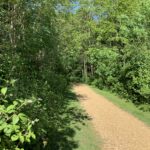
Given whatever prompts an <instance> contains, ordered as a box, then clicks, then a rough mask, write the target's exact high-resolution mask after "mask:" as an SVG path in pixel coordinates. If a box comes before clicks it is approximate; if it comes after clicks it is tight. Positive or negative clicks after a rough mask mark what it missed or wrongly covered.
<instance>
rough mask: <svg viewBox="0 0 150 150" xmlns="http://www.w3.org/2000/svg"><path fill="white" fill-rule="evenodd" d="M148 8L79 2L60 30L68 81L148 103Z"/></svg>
mask: <svg viewBox="0 0 150 150" xmlns="http://www.w3.org/2000/svg"><path fill="white" fill-rule="evenodd" d="M149 6H150V1H145V0H142V1H138V0H133V1H130V0H127V1H124V0H119V1H109V0H106V1H102V0H98V1H90V0H89V1H88V0H85V1H80V3H79V4H78V9H77V10H76V13H75V14H71V13H70V15H69V16H68V18H67V20H66V23H65V25H64V26H65V28H63V30H62V39H65V41H63V45H62V46H64V48H63V49H64V51H63V53H62V55H63V57H64V62H65V65H66V68H67V70H68V74H69V76H70V79H71V80H75V81H78V80H80V81H84V82H87V83H91V84H94V85H96V86H97V87H99V88H101V89H102V88H108V89H110V90H112V91H115V92H117V93H119V94H120V95H121V96H123V97H126V98H128V99H130V100H132V101H133V102H134V103H136V104H141V103H142V104H147V103H150V76H149V74H150V58H149V54H150V50H149V49H150V45H149V40H150V28H149V25H150V24H149V23H150V22H149V21H150V18H149V16H150V9H149V8H150V7H149ZM70 39H71V40H70ZM64 43H65V44H64ZM64 53H65V54H66V55H64Z"/></svg>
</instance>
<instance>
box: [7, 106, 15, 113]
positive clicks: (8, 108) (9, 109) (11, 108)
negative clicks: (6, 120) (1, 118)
mask: <svg viewBox="0 0 150 150" xmlns="http://www.w3.org/2000/svg"><path fill="white" fill-rule="evenodd" d="M14 108H15V106H14V105H10V106H8V107H7V109H6V111H7V112H9V111H11V110H13V109H14Z"/></svg>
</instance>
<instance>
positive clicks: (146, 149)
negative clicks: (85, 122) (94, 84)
mask: <svg viewBox="0 0 150 150" xmlns="http://www.w3.org/2000/svg"><path fill="white" fill-rule="evenodd" d="M73 89H74V92H75V93H76V94H77V96H78V97H79V99H80V102H81V106H82V107H83V108H84V109H85V110H86V112H87V113H88V115H89V116H90V117H91V122H92V125H93V127H94V129H95V131H96V132H97V133H98V134H99V136H100V139H102V142H103V146H102V150H150V142H149V140H150V128H149V127H148V126H146V125H145V124H144V123H143V122H141V121H140V120H138V119H137V118H136V117H134V116H133V115H131V114H129V113H128V112H126V111H124V110H122V109H121V108H119V107H117V106H116V105H114V104H113V103H112V102H110V101H109V100H107V99H106V98H105V97H103V96H101V95H100V94H97V93H96V92H95V91H94V90H93V89H91V88H90V87H89V86H87V85H84V84H79V85H75V86H74V88H73ZM100 147H101V145H100Z"/></svg>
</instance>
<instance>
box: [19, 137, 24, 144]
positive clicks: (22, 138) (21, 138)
mask: <svg viewBox="0 0 150 150" xmlns="http://www.w3.org/2000/svg"><path fill="white" fill-rule="evenodd" d="M19 139H20V141H21V143H23V142H24V137H23V136H22V135H21V136H20V137H19Z"/></svg>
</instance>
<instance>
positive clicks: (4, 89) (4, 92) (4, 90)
mask: <svg viewBox="0 0 150 150" xmlns="http://www.w3.org/2000/svg"><path fill="white" fill-rule="evenodd" d="M6 92H7V87H4V88H2V89H1V93H2V94H3V95H6Z"/></svg>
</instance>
